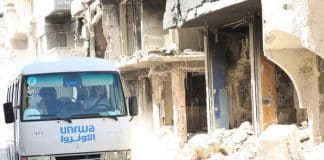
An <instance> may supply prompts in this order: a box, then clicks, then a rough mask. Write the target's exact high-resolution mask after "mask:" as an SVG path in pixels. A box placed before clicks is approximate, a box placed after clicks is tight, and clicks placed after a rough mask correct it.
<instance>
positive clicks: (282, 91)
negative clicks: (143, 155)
mask: <svg viewBox="0 0 324 160" xmlns="http://www.w3.org/2000/svg"><path fill="white" fill-rule="evenodd" d="M319 3H323V2H319V1H316V0H310V1H304V0H300V1H298V2H295V1H294V2H293V1H275V2H272V1H271V2H269V1H266V0H264V1H263V0H262V1H258V0H243V1H225V0H219V1H201V0H196V1H190V3H189V2H188V1H182V0H179V1H176V0H167V2H166V11H165V16H164V19H163V27H164V28H165V29H167V28H204V29H205V30H206V33H207V34H205V35H204V36H205V41H204V42H205V43H204V46H207V47H206V48H207V50H206V52H205V53H206V61H205V62H206V74H207V76H206V78H207V80H206V84H207V85H206V86H207V110H208V130H213V129H215V128H218V127H225V128H228V127H229V128H232V127H237V126H238V125H239V124H240V123H241V122H242V121H246V120H247V121H250V122H252V123H253V126H254V129H255V132H256V133H258V134H259V133H261V132H262V131H264V130H265V129H266V128H267V126H269V125H270V124H277V123H279V124H297V125H300V123H301V122H302V121H308V123H309V127H310V130H311V132H312V133H311V139H312V140H313V142H315V143H318V142H320V141H322V140H323V138H322V136H323V129H322V128H323V127H321V124H323V123H322V122H323V120H322V119H323V118H321V117H323V116H322V114H321V110H322V107H323V105H322V103H323V93H322V92H321V90H322V89H321V88H322V86H323V85H322V83H323V82H324V81H323V79H321V77H322V74H323V71H322V70H323V69H322V63H323V49H322V45H320V43H321V42H322V39H321V38H320V36H319V35H321V34H322V32H320V31H319V30H318V29H319V28H323V25H322V22H321V21H322V20H321V19H322V18H321V17H320V16H318V15H321V14H322V13H321V12H320V8H321V7H318V6H320V5H319ZM315 21H316V23H312V22H315Z"/></svg>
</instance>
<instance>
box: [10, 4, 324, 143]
mask: <svg viewBox="0 0 324 160" xmlns="http://www.w3.org/2000/svg"><path fill="white" fill-rule="evenodd" d="M20 1H22V2H25V3H26V4H29V5H26V6H28V7H27V9H26V8H25V10H26V13H29V14H26V15H25V16H27V15H29V16H27V17H29V18H25V19H28V20H29V21H27V22H26V23H25V22H21V23H24V26H25V28H27V29H26V30H22V29H21V31H20V30H18V29H13V30H12V31H13V32H14V33H15V34H13V35H14V36H12V37H13V38H12V39H13V40H16V41H17V39H18V41H17V42H19V43H24V44H25V47H24V48H23V49H25V50H28V51H29V52H28V54H35V55H34V56H35V57H40V56H47V55H54V54H56V55H76V56H91V57H99V58H105V59H108V60H111V61H113V62H115V63H116V64H118V67H119V69H120V73H121V75H122V79H123V83H124V84H125V86H126V87H125V92H126V94H127V95H128V96H136V97H137V99H138V103H139V106H140V108H139V116H137V117H136V118H135V120H134V122H133V123H134V128H136V129H137V131H135V132H141V133H142V132H146V133H151V134H154V133H159V132H160V131H161V130H163V129H165V128H171V130H172V131H173V132H174V134H175V135H176V136H177V138H178V139H179V144H180V145H182V144H183V143H184V142H186V141H187V139H188V137H189V136H190V134H191V133H202V132H203V133H204V132H205V133H207V132H212V131H213V130H215V129H217V128H237V127H239V126H240V124H241V123H242V122H244V121H249V122H251V123H252V124H253V127H254V130H255V132H256V133H257V134H260V133H262V131H264V130H265V129H266V128H267V127H268V126H269V125H271V124H296V125H300V124H301V122H303V121H308V124H309V127H310V128H311V132H312V133H311V139H312V140H313V142H315V143H318V142H321V141H323V140H324V138H323V136H324V126H323V124H324V123H323V122H324V116H323V115H322V114H323V111H324V109H323V107H324V73H323V72H324V60H323V58H324V48H323V45H321V44H322V43H323V37H324V36H323V34H324V32H323V31H322V30H321V29H323V28H324V19H323V17H324V15H323V14H324V12H322V9H323V6H324V2H322V1H321V0H298V1H292V0H284V1H282V0H275V3H274V2H272V1H271V2H269V1H267V0H208V1H207V0H190V1H186V0H155V1H152V0H51V1H50V2H51V4H50V3H48V2H47V1H46V2H45V1H43V0H39V1H37V0H25V1H23V0H20ZM42 3H47V5H40V4H42ZM19 4H23V3H18V2H15V1H9V0H8V1H5V5H6V7H7V12H8V13H7V15H8V16H12V17H16V19H17V17H18V18H19V15H23V14H13V12H16V11H18V10H19V9H18V8H19V7H18V8H17V6H19ZM43 6H47V8H44V7H43ZM5 17H6V14H5ZM20 19H23V17H21V18H20ZM18 21H19V20H17V22H18ZM9 22H10V23H16V21H15V22H11V21H9ZM19 22H20V21H19ZM136 129H135V130H136Z"/></svg>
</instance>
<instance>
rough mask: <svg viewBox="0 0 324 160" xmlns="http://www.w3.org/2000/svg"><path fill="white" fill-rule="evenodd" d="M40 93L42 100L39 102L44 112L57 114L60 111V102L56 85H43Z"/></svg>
mask: <svg viewBox="0 0 324 160" xmlns="http://www.w3.org/2000/svg"><path fill="white" fill-rule="evenodd" d="M38 94H39V95H40V96H41V98H42V100H41V102H40V104H39V106H40V111H41V113H42V114H49V115H56V114H58V113H59V111H60V107H61V106H60V103H59V101H58V100H57V94H56V90H55V88H54V87H43V88H41V89H40V90H39V92H38Z"/></svg>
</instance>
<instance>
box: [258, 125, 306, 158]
mask: <svg viewBox="0 0 324 160" xmlns="http://www.w3.org/2000/svg"><path fill="white" fill-rule="evenodd" d="M259 143H260V144H259V156H260V159H262V160H273V159H297V160H298V159H303V158H304V157H303V155H302V151H301V147H300V142H299V134H298V129H297V127H296V126H295V125H271V126H269V127H268V128H267V129H266V130H265V131H264V132H263V133H262V134H261V136H260V141H259Z"/></svg>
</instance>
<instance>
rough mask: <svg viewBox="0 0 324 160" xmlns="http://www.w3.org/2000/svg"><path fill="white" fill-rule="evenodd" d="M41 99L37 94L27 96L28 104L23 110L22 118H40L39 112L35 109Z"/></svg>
mask: <svg viewBox="0 0 324 160" xmlns="http://www.w3.org/2000/svg"><path fill="white" fill-rule="evenodd" d="M40 101H41V97H40V96H39V95H36V94H35V95H31V96H30V97H29V104H28V107H27V108H25V110H24V117H23V118H24V120H34V119H41V117H40V116H37V115H40V114H41V113H40V112H39V110H38V109H37V104H38V103H39V102H40Z"/></svg>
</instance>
